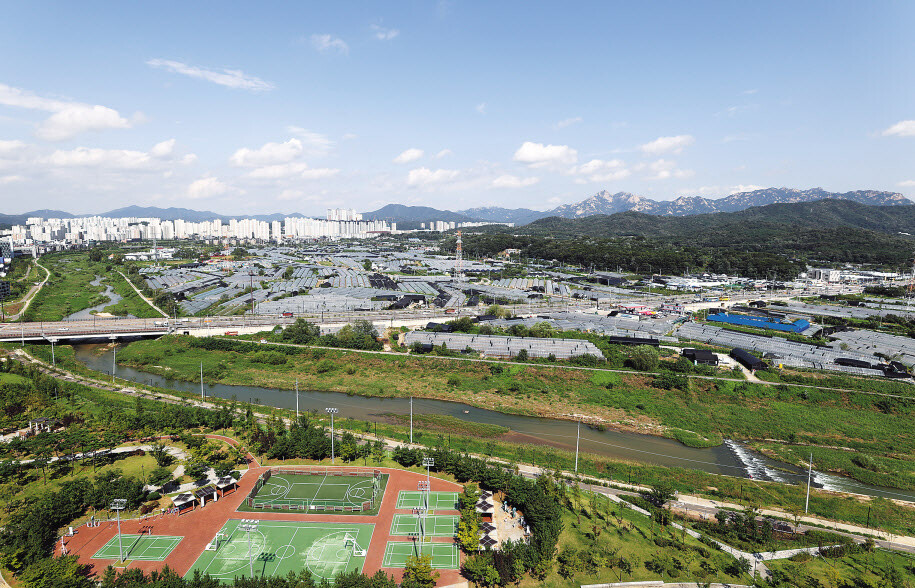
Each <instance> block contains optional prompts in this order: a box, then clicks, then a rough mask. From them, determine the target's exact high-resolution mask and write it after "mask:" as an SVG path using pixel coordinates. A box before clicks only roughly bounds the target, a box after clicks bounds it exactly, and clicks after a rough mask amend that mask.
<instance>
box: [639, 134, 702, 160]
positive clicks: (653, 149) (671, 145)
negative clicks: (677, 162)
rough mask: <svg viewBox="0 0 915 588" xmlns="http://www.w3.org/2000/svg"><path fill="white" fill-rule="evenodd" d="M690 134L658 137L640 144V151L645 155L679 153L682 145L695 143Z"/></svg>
mask: <svg viewBox="0 0 915 588" xmlns="http://www.w3.org/2000/svg"><path fill="white" fill-rule="evenodd" d="M695 141H696V140H695V139H694V138H693V136H692V135H677V136H675V137H658V138H657V139H655V140H654V141H650V142H648V143H645V144H644V145H642V146H640V147H639V149H641V150H642V153H645V154H647V155H660V154H662V153H680V152H681V151H683V148H684V147H689V146H690V145H692V144H693V143H695Z"/></svg>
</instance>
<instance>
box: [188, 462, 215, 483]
mask: <svg viewBox="0 0 915 588" xmlns="http://www.w3.org/2000/svg"><path fill="white" fill-rule="evenodd" d="M208 469H210V467H209V466H208V465H207V464H205V463H203V462H200V461H192V462H191V463H189V464H188V465H187V466H186V468H185V470H184V471H185V473H187V475H188V476H190V477H191V479H193V480H199V479H200V478H202V477H203V476H205V475H206V473H207V470H208Z"/></svg>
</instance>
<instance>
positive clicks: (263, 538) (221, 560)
mask: <svg viewBox="0 0 915 588" xmlns="http://www.w3.org/2000/svg"><path fill="white" fill-rule="evenodd" d="M240 525H241V521H240V520H238V519H231V520H229V521H227V522H226V524H225V525H223V527H222V529H220V531H219V533H220V534H221V535H222V536H223V537H224V540H223V541H222V542H220V544H219V547H218V549H216V550H215V551H214V550H205V551H204V552H203V553H202V554H200V557H198V558H197V561H196V562H194V565H193V566H191V569H190V570H188V572H187V574H186V575H185V577H186V578H192V577H193V575H194V572H195V571H197V570H199V571H200V572H201V573H203V574H209V575H210V576H212V577H214V578H216V579H217V580H221V581H223V582H231V581H232V580H233V579H234V578H235V577H251V568H252V566H253V569H254V576H255V577H259V576H284V575H286V574H287V573H289V572H299V571H300V570H303V569H306V570H308V571H309V572H311V574H312V575H313V576H314V577H315V579H316V580H321V579H327V580H332V579H333V578H334V576H337V575H338V574H341V573H343V572H351V571H354V570H362V566H363V564H364V563H365V556H360V555H356V554H355V553H354V551H355V550H360V549H361V550H367V549H368V547H369V543H370V542H371V540H372V533H373V532H374V529H375V525H371V524H355V523H354V524H348V523H347V524H339V523H305V522H289V521H259V522H258V526H257V529H255V530H254V531H252V532H251V534H250V541H251V543H250V551H249V543H248V533H247V532H245V531H244V530H243V529H242V528H241V526H240ZM350 539H355V543H356V546H357V547H355V548H354V546H353V545H352V543H351V542H350V541H349V540H350Z"/></svg>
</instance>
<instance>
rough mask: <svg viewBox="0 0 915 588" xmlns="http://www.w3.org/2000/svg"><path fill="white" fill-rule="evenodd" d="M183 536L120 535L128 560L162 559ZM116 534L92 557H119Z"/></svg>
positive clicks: (115, 558)
mask: <svg viewBox="0 0 915 588" xmlns="http://www.w3.org/2000/svg"><path fill="white" fill-rule="evenodd" d="M182 539H183V537H170V536H167V535H126V534H125V535H121V544H122V545H123V546H124V556H125V559H128V560H131V559H132V560H138V561H162V560H164V559H165V558H166V557H168V554H170V553H171V552H172V550H173V549H174V548H175V547H177V546H178V544H179V543H181V540H182ZM120 557H121V556H120V551H119V548H118V536H117V535H115V536H114V537H113V538H112V539H111V540H110V541H108V543H106V544H104V545H102V548H101V549H99V550H98V551H96V552H95V555H93V556H92V558H93V559H114V560H117V559H120Z"/></svg>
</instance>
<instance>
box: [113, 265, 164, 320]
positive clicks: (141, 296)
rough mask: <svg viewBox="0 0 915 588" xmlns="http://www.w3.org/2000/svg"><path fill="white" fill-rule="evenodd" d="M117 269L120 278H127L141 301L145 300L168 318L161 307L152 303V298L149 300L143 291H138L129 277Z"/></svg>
mask: <svg viewBox="0 0 915 588" xmlns="http://www.w3.org/2000/svg"><path fill="white" fill-rule="evenodd" d="M117 271H118V273H119V274H121V277H122V278H124V279H125V280H127V283H128V284H130V287H131V288H133V290H134V292H136V293H137V294H138V295H139V296H140V298H142V299H143V301H144V302H146V304H148V305H150V306H151V307H152V308H153V310H155V311H156V312H158V313H159V314H161V315H162V316H164V317H165V318H168V313H166V312H165V311H164V310H162V309H161V308H159V307H158V306H156V305H155V304H153V301H152V300H150V299H149V298H147V297H146V296H144V295H143V293H142V292H140V289H139V288H137V287H136V286H135V285H134V283H133V282H131V281H130V279H129V278H128V277H127V276H125V275H124V272H122V271H121V270H117Z"/></svg>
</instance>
